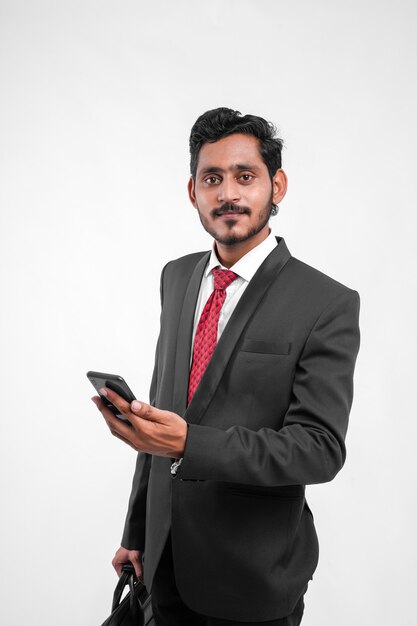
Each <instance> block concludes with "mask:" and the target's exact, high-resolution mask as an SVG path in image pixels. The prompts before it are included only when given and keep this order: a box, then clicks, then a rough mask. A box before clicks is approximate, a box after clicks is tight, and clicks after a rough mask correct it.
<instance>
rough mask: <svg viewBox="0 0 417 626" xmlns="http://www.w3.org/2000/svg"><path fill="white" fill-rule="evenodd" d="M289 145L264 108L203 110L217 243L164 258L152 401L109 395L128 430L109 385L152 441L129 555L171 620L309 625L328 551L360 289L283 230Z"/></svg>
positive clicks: (206, 180)
mask: <svg viewBox="0 0 417 626" xmlns="http://www.w3.org/2000/svg"><path fill="white" fill-rule="evenodd" d="M281 148H282V141H281V140H280V139H278V138H276V137H275V128H274V127H273V126H272V124H270V123H268V122H266V121H265V120H264V119H262V118H259V117H256V116H252V115H246V116H241V115H240V113H239V112H236V111H232V110H230V109H225V108H220V109H215V110H213V111H208V112H206V113H204V114H203V115H202V116H200V117H199V118H198V120H197V121H196V123H195V125H194V126H193V129H192V131H191V137H190V152H191V178H190V181H189V184H188V191H189V196H190V200H191V202H192V204H193V206H194V207H195V209H196V210H197V212H198V215H199V218H200V221H201V223H202V225H203V227H204V228H205V230H206V231H207V232H208V233H209V234H210V235H211V236H212V237H213V238H214V245H213V248H212V251H211V253H210V252H202V253H196V254H191V255H187V256H185V257H182V258H180V259H177V260H176V261H173V262H171V263H168V265H167V266H166V267H165V268H164V270H163V273H162V278H161V300H162V313H161V331H160V336H159V341H158V346H157V350H156V362H155V370H154V375H153V380H152V385H151V394H150V397H151V399H150V402H151V405H147V404H144V403H142V402H133V403H132V404H131V405H129V404H128V403H127V402H125V401H123V400H122V399H121V398H120V397H119V396H117V395H116V394H115V393H114V392H112V391H110V390H108V389H105V390H103V393H105V394H106V395H107V396H108V399H109V400H111V401H112V402H113V403H114V404H116V405H117V406H118V408H119V409H120V410H121V411H122V412H123V413H124V415H125V416H126V417H127V418H128V419H129V421H130V424H131V425H130V426H129V425H126V424H125V423H122V422H120V421H119V420H117V419H116V418H115V417H114V416H113V414H112V413H111V412H110V411H108V410H107V409H106V408H105V407H104V405H103V403H102V402H101V401H100V400H99V398H98V397H96V398H94V401H95V402H96V403H97V405H98V407H99V409H100V410H101V412H102V413H103V415H104V417H105V419H106V421H107V424H108V425H109V427H110V430H111V431H112V433H113V434H114V435H115V436H117V437H119V438H120V439H122V440H123V441H125V442H126V443H128V444H129V445H131V446H133V447H134V448H135V449H136V450H138V451H139V454H138V459H137V467H136V473H135V476H134V480H133V488H132V493H131V497H130V502H129V510H128V514H127V519H126V526H125V531H124V535H123V540H122V547H121V548H119V550H118V551H117V553H116V556H115V558H114V560H113V565H114V567H115V568H116V570H117V572H118V573H119V574H120V571H121V566H122V564H123V563H124V562H126V561H128V560H130V561H132V563H133V564H134V566H135V569H136V572H137V574H138V575H139V576H142V557H143V563H144V566H143V569H144V579H145V583H146V586H147V588H148V589H149V590H150V591H151V592H152V602H153V608H154V614H155V617H156V622H157V624H158V626H176V625H178V626H184V625H186V624H190V625H191V624H192V625H206V626H220V625H223V626H227V625H228V626H238V625H239V624H247V623H250V624H252V625H253V624H263V625H264V626H267V625H269V626H279V625H280V626H284V625H285V626H295V625H298V624H299V623H300V622H301V617H302V613H303V606H304V604H303V595H304V593H305V591H306V588H307V584H308V582H309V580H310V579H311V577H312V574H313V572H314V570H315V567H316V564H317V558H318V545H317V538H316V533H315V530H314V524H313V518H312V515H311V512H310V509H309V508H308V505H307V502H306V500H305V485H307V484H314V483H321V482H326V481H329V480H331V479H332V478H333V477H334V476H335V474H336V473H337V472H338V471H339V470H340V468H341V467H342V465H343V463H344V460H345V446H344V438H345V435H346V429H347V422H348V415H349V411H350V407H351V403H352V392H353V384H352V378H353V370H354V364H355V360H356V356H357V352H358V348H359V329H358V311H359V297H358V294H357V292H356V291H353V290H351V289H349V288H347V287H345V286H343V285H341V284H340V283H338V282H336V281H335V280H333V279H331V278H329V277H328V276H325V275H324V274H322V273H320V272H318V271H317V270H315V269H313V268H312V267H309V266H308V265H306V264H304V263H302V262H301V261H299V260H297V259H295V258H294V257H292V256H291V255H290V253H289V251H288V249H287V247H286V244H285V242H284V239H282V238H281V237H277V238H275V237H273V236H272V234H271V233H270V229H269V219H270V216H271V215H272V214H275V213H276V212H277V205H278V203H279V202H280V201H281V200H282V199H283V197H284V195H285V192H286V188H287V178H286V175H285V173H284V171H283V170H282V168H281ZM318 245H319V242H318ZM323 610H325V607H324V609H323Z"/></svg>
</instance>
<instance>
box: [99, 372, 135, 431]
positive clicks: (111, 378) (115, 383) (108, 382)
mask: <svg viewBox="0 0 417 626" xmlns="http://www.w3.org/2000/svg"><path fill="white" fill-rule="evenodd" d="M87 378H88V380H89V381H90V383H91V384H92V385H93V387H94V389H95V390H96V391H97V393H98V394H99V396H100V398H101V400H102V402H103V403H104V404H105V405H106V407H107V408H108V409H110V411H111V412H112V413H113V414H114V415H115V416H116V417H118V418H119V419H120V420H122V421H123V422H128V423H130V422H129V420H128V419H127V418H126V417H125V416H124V415H122V414H121V413H120V412H119V409H118V408H117V407H115V406H114V404H112V403H111V402H110V401H109V400H108V399H107V398H106V397H105V396H103V395H102V394H101V393H100V389H102V388H103V387H108V388H109V389H111V390H112V391H114V392H116V393H117V394H118V395H119V396H121V397H122V398H123V399H124V400H126V401H127V402H129V404H130V403H131V402H133V400H136V398H135V396H134V395H133V392H132V390H131V389H130V387H129V385H128V384H127V383H126V381H125V380H124V378H122V377H121V376H118V375H117V374H105V373H104V372H93V371H89V372H87Z"/></svg>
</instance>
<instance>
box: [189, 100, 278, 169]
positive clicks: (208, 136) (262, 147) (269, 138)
mask: <svg viewBox="0 0 417 626" xmlns="http://www.w3.org/2000/svg"><path fill="white" fill-rule="evenodd" d="M233 133H243V134H245V135H253V136H254V137H257V139H258V140H259V151H260V154H261V157H262V160H263V162H264V163H265V165H266V167H267V168H268V172H269V175H270V177H271V178H272V177H273V176H274V175H275V173H276V171H277V169H279V168H280V167H281V151H282V147H283V145H284V142H283V141H282V139H280V138H279V137H277V136H276V133H277V129H276V127H275V126H274V124H272V123H271V122H267V120H265V119H264V118H263V117H258V116H257V115H242V114H241V113H240V111H233V109H227V108H225V107H220V108H218V109H212V110H211V111H206V112H205V113H203V114H202V115H200V117H199V118H198V119H197V121H196V122H195V124H194V126H193V127H192V129H191V134H190V157H191V159H190V169H191V176H192V177H193V178H194V179H195V177H196V173H197V163H198V155H199V154H200V150H201V147H202V146H203V145H204V144H205V143H214V142H215V141H218V140H219V139H222V138H223V137H228V136H229V135H232V134H233Z"/></svg>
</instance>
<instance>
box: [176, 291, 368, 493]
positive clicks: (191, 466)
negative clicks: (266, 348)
mask: <svg viewBox="0 0 417 626" xmlns="http://www.w3.org/2000/svg"><path fill="white" fill-rule="evenodd" d="M358 317H359V294H358V293H357V292H356V291H353V290H346V291H344V292H343V293H342V294H339V295H338V296H337V297H335V298H334V299H333V300H332V301H331V302H330V303H329V304H328V305H327V306H326V307H325V309H324V310H323V311H322V313H321V315H320V316H319V318H318V319H317V320H316V323H315V324H314V326H313V328H312V329H311V331H310V333H309V336H308V338H307V340H306V342H305V344H304V348H303V350H302V352H301V355H300V358H299V360H298V363H297V367H296V373H295V377H294V382H293V387H292V398H291V402H290V404H289V406H288V410H287V411H286V414H285V417H284V422H283V426H282V428H280V429H279V430H273V429H271V428H261V429H260V430H258V431H254V430H249V429H247V428H245V427H242V426H233V427H231V428H229V429H228V430H226V431H223V430H220V429H217V428H213V427H210V426H203V425H197V424H189V429H188V436H187V442H186V447H185V451H184V460H183V463H182V465H181V467H180V469H179V472H178V477H180V478H181V479H183V480H187V479H191V480H215V481H228V482H239V483H245V484H252V485H259V486H261V485H262V486H285V485H294V484H304V485H306V484H314V483H323V482H327V481H330V480H332V478H333V477H334V476H335V475H336V474H337V472H338V471H339V470H340V469H341V467H342V466H343V463H344V461H345V457H346V450H345V444H344V440H345V436H346V430H347V425H348V417H349V412H350V408H351V404H352V399H353V372H354V367H355V361H356V357H357V353H358V350H359V325H358Z"/></svg>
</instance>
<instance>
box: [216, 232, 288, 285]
mask: <svg viewBox="0 0 417 626" xmlns="http://www.w3.org/2000/svg"><path fill="white" fill-rule="evenodd" d="M277 245H278V244H277V240H276V239H275V237H274V235H273V234H272V232H270V233H269V235H268V237H267V238H266V239H264V240H263V241H261V243H260V244H258V245H257V246H256V247H255V248H252V250H249V252H247V253H246V254H245V255H244V256H243V257H242V258H241V259H239V261H237V263H235V264H234V265H233V266H232V267H230V268H229V269H231V270H233V272H235V273H236V274H237V275H238V276H240V277H241V278H243V279H244V280H246V281H248V282H249V281H250V280H251V278H252V277H253V275H254V274H255V273H256V272H257V270H258V268H259V267H260V266H261V265H262V263H263V262H264V261H265V259H266V257H267V256H268V255H269V254H270V253H271V252H272V250H273V249H274V248H275V247H276V246H277ZM215 267H220V268H221V269H227V268H225V267H224V265H222V264H221V263H220V261H219V259H218V258H217V254H216V244H215V243H213V248H212V250H211V254H210V259H209V262H208V264H207V267H206V269H205V272H204V275H205V277H206V278H207V277H208V276H209V274H210V273H211V271H212V270H213V269H214V268H215Z"/></svg>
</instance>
